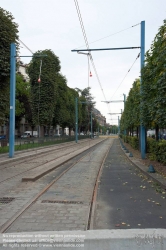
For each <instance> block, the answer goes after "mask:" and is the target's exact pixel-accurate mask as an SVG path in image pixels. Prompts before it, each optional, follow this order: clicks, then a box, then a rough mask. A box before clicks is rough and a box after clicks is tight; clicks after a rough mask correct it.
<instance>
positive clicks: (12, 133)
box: [9, 43, 16, 158]
mask: <svg viewBox="0 0 166 250" xmlns="http://www.w3.org/2000/svg"><path fill="white" fill-rule="evenodd" d="M15 96H16V45H15V44H14V43H11V45H10V119H9V126H10V128H9V157H10V158H12V157H13V156H14V144H15Z"/></svg>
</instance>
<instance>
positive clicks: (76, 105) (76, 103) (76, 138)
mask: <svg viewBox="0 0 166 250" xmlns="http://www.w3.org/2000/svg"><path fill="white" fill-rule="evenodd" d="M75 117H76V125H75V140H76V143H77V142H78V98H77V97H76V98H75Z"/></svg>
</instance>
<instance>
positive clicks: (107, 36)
mask: <svg viewBox="0 0 166 250" xmlns="http://www.w3.org/2000/svg"><path fill="white" fill-rule="evenodd" d="M139 24H140V23H137V24H135V25H132V26H130V27H128V28H126V29H123V30H120V31H118V32H115V33H112V34H110V35H108V36H104V37H102V38H99V39H97V40H95V41H93V42H90V43H89V44H92V43H96V42H98V41H101V40H104V39H106V38H108V37H111V36H114V35H117V34H119V33H121V32H123V31H126V30H129V29H131V28H133V27H135V26H137V25H139ZM83 46H84V45H81V46H79V47H77V48H75V49H79V48H82V47H83Z"/></svg>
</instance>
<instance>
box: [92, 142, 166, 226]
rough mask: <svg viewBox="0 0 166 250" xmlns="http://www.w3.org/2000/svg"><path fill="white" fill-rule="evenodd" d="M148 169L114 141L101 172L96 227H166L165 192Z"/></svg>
mask: <svg viewBox="0 0 166 250" xmlns="http://www.w3.org/2000/svg"><path fill="white" fill-rule="evenodd" d="M133 163H134V164H133ZM136 165H137V167H136ZM138 167H139V168H141V171H139V170H138ZM145 169H146V171H147V167H145V166H142V165H141V163H140V162H138V161H136V159H132V161H130V160H129V158H128V157H126V154H125V153H124V151H123V150H122V148H121V145H120V142H119V140H118V139H115V140H114V143H113V146H112V147H111V149H110V152H109V154H108V157H107V159H106V161H105V165H104V168H103V172H102V175H101V180H100V181H101V182H100V186H99V189H98V196H97V203H96V204H97V206H96V213H95V223H94V225H95V226H94V229H118V228H119V229H124V228H126V229H131V228H166V217H165V208H166V192H165V190H164V189H162V188H161V187H160V186H159V184H158V183H156V182H155V181H154V180H155V176H157V174H155V175H154V177H153V180H152V179H151V175H152V174H150V175H149V178H148V177H147V175H144V174H143V173H142V171H145ZM146 174H147V172H146ZM164 180H165V179H164ZM162 181H163V180H162ZM163 184H164V183H163ZM165 184H166V180H165Z"/></svg>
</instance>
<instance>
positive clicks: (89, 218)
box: [0, 140, 112, 233]
mask: <svg viewBox="0 0 166 250" xmlns="http://www.w3.org/2000/svg"><path fill="white" fill-rule="evenodd" d="M104 141H105V140H104ZM105 143H106V141H105ZM98 146H99V144H97V145H94V146H93V148H91V150H90V151H89V152H88V153H87V154H85V155H84V156H83V157H81V158H79V159H78V160H76V161H75V162H74V163H73V164H72V165H70V166H69V167H67V168H66V169H65V170H64V171H63V172H62V173H61V174H59V175H58V176H57V177H56V178H55V179H54V180H52V181H51V182H50V183H49V184H47V185H46V186H45V187H44V188H43V189H42V190H41V191H40V192H39V193H38V194H37V195H35V196H34V197H33V198H32V199H31V200H30V201H29V202H28V203H27V204H26V205H25V206H24V207H23V208H22V209H21V210H19V211H18V212H17V213H16V214H15V215H14V216H13V217H12V218H10V219H9V220H8V221H7V222H6V223H5V224H4V225H3V226H2V227H1V228H0V232H1V233H5V232H8V230H9V229H10V228H11V226H13V225H14V224H15V222H17V220H18V219H19V218H20V217H21V216H22V215H23V214H24V213H26V211H28V210H29V209H30V208H31V207H32V206H33V205H34V204H36V202H37V201H38V200H39V198H40V197H41V196H42V195H44V194H45V193H46V192H47V190H49V189H50V188H51V187H52V186H53V185H54V184H55V183H57V182H58V180H61V178H62V177H63V176H65V174H67V172H69V170H71V169H72V168H73V167H74V166H75V165H76V164H79V163H81V162H82V163H85V162H87V160H86V159H87V157H88V156H90V158H89V160H90V161H91V163H93V164H95V163H97V161H94V160H93V159H91V155H92V154H93V152H94V150H95V149H96V148H97V147H98ZM111 146H112V144H111V145H109V147H108V149H107V151H106V153H105V154H104V156H103V157H102V161H101V163H100V167H99V169H98V172H97V176H96V177H95V178H96V179H95V183H94V186H93V188H92V196H91V201H90V202H89V204H90V205H89V209H88V210H89V214H88V216H87V221H86V223H87V225H86V230H89V229H93V219H94V211H95V203H96V196H97V189H98V182H99V179H100V175H101V172H102V168H103V166H104V162H105V159H106V157H107V155H108V152H109V150H110V147H111ZM84 159H85V161H84ZM78 203H80V204H81V203H82V202H80V201H78Z"/></svg>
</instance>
